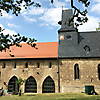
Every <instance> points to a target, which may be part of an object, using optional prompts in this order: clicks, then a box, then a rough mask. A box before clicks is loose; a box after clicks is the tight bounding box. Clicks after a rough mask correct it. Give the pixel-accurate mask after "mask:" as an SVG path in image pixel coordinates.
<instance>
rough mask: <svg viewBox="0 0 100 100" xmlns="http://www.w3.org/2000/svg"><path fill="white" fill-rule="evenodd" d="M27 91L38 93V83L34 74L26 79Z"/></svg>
mask: <svg viewBox="0 0 100 100" xmlns="http://www.w3.org/2000/svg"><path fill="white" fill-rule="evenodd" d="M25 93H37V83H36V80H35V79H34V77H33V76H30V77H29V78H28V79H27V80H26V83H25Z"/></svg>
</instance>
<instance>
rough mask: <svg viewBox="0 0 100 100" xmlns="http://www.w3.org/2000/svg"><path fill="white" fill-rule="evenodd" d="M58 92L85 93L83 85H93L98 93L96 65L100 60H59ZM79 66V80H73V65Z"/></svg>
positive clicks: (99, 85) (99, 83)
mask: <svg viewBox="0 0 100 100" xmlns="http://www.w3.org/2000/svg"><path fill="white" fill-rule="evenodd" d="M59 62H60V91H61V92H85V85H94V88H95V91H96V92H99V93H100V80H99V78H98V65H99V64H100V58H99V59H98V58H87V59H60V61H59ZM75 64H78V65H79V79H75V76H74V73H75V72H74V65H75Z"/></svg>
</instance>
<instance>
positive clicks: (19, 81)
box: [16, 78, 26, 96]
mask: <svg viewBox="0 0 100 100" xmlns="http://www.w3.org/2000/svg"><path fill="white" fill-rule="evenodd" d="M25 82H26V79H24V80H22V78H19V79H18V80H17V81H16V85H19V96H21V85H23V83H25Z"/></svg>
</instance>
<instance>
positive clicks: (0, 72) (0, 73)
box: [0, 71, 1, 79]
mask: <svg viewBox="0 0 100 100" xmlns="http://www.w3.org/2000/svg"><path fill="white" fill-rule="evenodd" d="M0 79H1V71H0Z"/></svg>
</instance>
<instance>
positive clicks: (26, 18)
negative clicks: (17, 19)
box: [24, 16, 37, 22]
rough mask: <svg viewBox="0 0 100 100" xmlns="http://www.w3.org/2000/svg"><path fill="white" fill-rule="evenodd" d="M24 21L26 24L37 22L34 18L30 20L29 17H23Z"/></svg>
mask: <svg viewBox="0 0 100 100" xmlns="http://www.w3.org/2000/svg"><path fill="white" fill-rule="evenodd" d="M24 18H25V20H27V21H28V22H37V21H36V19H35V18H30V17H29V16H24Z"/></svg>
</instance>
